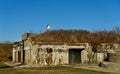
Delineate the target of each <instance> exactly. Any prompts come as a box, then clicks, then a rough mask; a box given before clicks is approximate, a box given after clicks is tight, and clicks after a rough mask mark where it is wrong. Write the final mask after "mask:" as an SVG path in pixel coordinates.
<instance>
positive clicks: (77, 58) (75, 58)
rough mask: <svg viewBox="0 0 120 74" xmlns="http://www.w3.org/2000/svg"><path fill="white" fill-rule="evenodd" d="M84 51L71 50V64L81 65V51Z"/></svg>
mask: <svg viewBox="0 0 120 74" xmlns="http://www.w3.org/2000/svg"><path fill="white" fill-rule="evenodd" d="M82 50H83V49H76V48H75V49H74V48H72V49H69V64H80V63H81V51H82Z"/></svg>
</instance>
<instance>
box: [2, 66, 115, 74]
mask: <svg viewBox="0 0 120 74" xmlns="http://www.w3.org/2000/svg"><path fill="white" fill-rule="evenodd" d="M8 73H9V74H115V73H108V72H99V71H92V70H85V69H79V68H72V67H64V66H54V67H39V68H1V69H0V74H8Z"/></svg>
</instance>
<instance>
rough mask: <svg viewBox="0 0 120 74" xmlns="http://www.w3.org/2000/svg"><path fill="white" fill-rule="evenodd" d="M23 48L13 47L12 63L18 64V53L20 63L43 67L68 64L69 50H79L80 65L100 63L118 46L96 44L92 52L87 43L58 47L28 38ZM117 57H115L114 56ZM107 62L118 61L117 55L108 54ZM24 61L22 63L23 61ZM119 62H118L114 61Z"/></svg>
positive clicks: (57, 45)
mask: <svg viewBox="0 0 120 74" xmlns="http://www.w3.org/2000/svg"><path fill="white" fill-rule="evenodd" d="M23 46H24V48H22V47H19V46H17V47H15V48H14V49H13V61H15V62H19V60H18V57H19V55H18V52H19V51H20V53H21V57H20V58H21V61H20V62H24V63H25V64H28V65H30V66H44V65H61V64H69V59H70V56H69V50H70V49H79V50H81V53H80V56H81V59H80V60H81V63H82V64H83V63H100V62H102V61H104V59H105V58H106V57H108V56H107V53H110V52H111V51H112V52H113V50H114V52H118V51H116V49H119V47H120V46H119V44H98V45H97V47H96V50H97V52H93V47H92V46H91V45H89V44H88V43H83V44H77V45H74V44H73V45H67V44H63V45H59V44H49V43H48V44H44V43H43V44H42V43H40V44H39V43H34V42H33V43H32V41H31V40H30V39H29V38H28V39H27V40H25V41H24V45H23ZM115 55H117V57H116V56H115ZM111 56H112V57H111ZM109 57H110V58H109V61H113V60H115V59H116V60H117V59H119V57H120V55H119V54H109ZM23 60H24V61H23ZM116 62H120V61H118V60H117V61H116Z"/></svg>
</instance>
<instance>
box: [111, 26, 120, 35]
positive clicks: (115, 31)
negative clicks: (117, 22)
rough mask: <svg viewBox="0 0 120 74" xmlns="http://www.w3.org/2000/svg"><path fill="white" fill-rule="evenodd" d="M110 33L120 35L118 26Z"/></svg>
mask: <svg viewBox="0 0 120 74" xmlns="http://www.w3.org/2000/svg"><path fill="white" fill-rule="evenodd" d="M112 32H113V33H115V34H120V26H117V27H114V28H113V30H112Z"/></svg>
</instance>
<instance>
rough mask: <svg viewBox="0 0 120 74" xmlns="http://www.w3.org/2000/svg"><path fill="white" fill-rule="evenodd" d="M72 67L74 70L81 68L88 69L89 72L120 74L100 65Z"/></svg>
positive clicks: (118, 71)
mask: <svg viewBox="0 0 120 74" xmlns="http://www.w3.org/2000/svg"><path fill="white" fill-rule="evenodd" d="M68 66H70V67H74V68H81V69H87V70H95V71H102V72H112V73H118V74H120V70H113V69H107V68H103V67H99V66H98V65H74V66H73V65H68Z"/></svg>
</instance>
